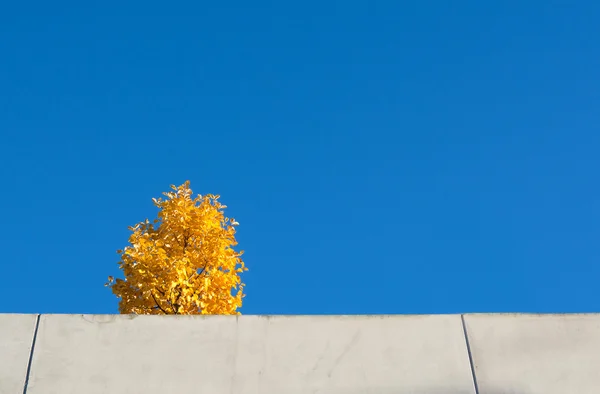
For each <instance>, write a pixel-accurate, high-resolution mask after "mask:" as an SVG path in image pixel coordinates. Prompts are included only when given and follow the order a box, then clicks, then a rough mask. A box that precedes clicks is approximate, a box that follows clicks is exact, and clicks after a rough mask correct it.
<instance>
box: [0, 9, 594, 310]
mask: <svg viewBox="0 0 600 394" xmlns="http://www.w3.org/2000/svg"><path fill="white" fill-rule="evenodd" d="M209 3H210V4H209ZM599 20H600V2H598V1H591V0H590V1H576V2H558V1H525V2H523V1H502V2H490V1H483V2H482V1H462V2H444V1H434V2H405V1H379V2H376V1H368V2H367V1H363V2H358V1H356V2H355V1H318V2H317V1H303V2H289V1H283V2H282V1H279V2H276V1H273V2H260V1H253V2H245V1H233V2H186V3H185V4H181V3H168V2H164V1H163V2H156V1H144V2H141V1H140V2H110V1H109V2H107V1H103V2H86V1H84V2H82V1H77V2H75V1H72V2H67V1H59V2H42V1H34V2H15V1H13V2H5V3H4V4H3V6H2V9H1V11H0V59H1V60H0V135H1V140H0V141H1V142H0V155H1V159H0V160H1V161H0V164H1V167H0V168H1V170H0V171H1V172H2V176H1V180H2V182H1V183H0V184H1V190H0V191H1V193H0V203H1V206H2V209H3V213H2V226H1V227H0V246H1V247H2V254H1V256H2V257H1V258H2V263H1V264H2V279H3V280H2V286H0V311H1V312H27V313H30V312H43V313H49V312H54V313H115V312H116V311H117V299H116V298H115V297H114V296H113V295H112V294H111V292H110V291H109V290H108V289H107V288H105V287H103V284H104V282H105V281H106V277H107V276H108V275H110V274H118V273H119V271H118V267H117V261H118V256H117V254H116V253H115V251H116V250H117V249H119V248H122V247H123V246H125V245H126V242H127V237H128V235H129V233H128V230H127V227H128V226H130V225H132V224H134V223H136V222H138V221H141V220H143V219H145V218H147V217H148V218H152V217H154V216H155V215H156V212H157V211H156V209H155V208H154V207H153V205H152V202H151V199H152V197H160V195H161V193H162V192H163V191H167V190H168V188H169V185H170V184H180V183H183V182H184V181H185V180H187V179H189V180H190V181H191V186H192V189H193V190H194V192H195V193H201V194H206V193H214V194H220V195H221V196H222V202H223V203H225V204H227V205H228V206H229V208H228V209H227V211H226V212H227V214H228V215H229V216H232V217H235V218H236V219H237V220H238V221H239V222H240V227H239V233H238V240H239V242H240V247H241V248H242V249H244V250H245V251H246V254H245V261H246V263H247V265H248V267H249V268H250V271H249V272H247V273H246V274H245V276H244V280H245V282H246V283H247V293H248V296H247V298H246V299H245V304H244V307H243V309H242V312H243V313H245V314H256V313H287V314H305V313H308V314H321V313H351V314H353V313H374V314H376V313H456V312H500V311H532V312H581V311H600V286H599V285H598V283H599V280H600V177H599V170H600V73H599V70H600V49H599V48H600V46H599V37H600V28H599V26H598V21H599Z"/></svg>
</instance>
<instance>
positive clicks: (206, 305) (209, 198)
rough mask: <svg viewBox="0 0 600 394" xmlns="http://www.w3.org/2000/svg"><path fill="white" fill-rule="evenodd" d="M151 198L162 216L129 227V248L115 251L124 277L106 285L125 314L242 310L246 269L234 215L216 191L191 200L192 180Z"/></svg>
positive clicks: (121, 311) (224, 313) (229, 312)
mask: <svg viewBox="0 0 600 394" xmlns="http://www.w3.org/2000/svg"><path fill="white" fill-rule="evenodd" d="M171 188H172V190H173V191H170V192H167V193H163V194H164V195H165V196H166V198H165V199H162V198H160V199H152V200H153V201H154V204H155V205H156V206H157V207H158V209H159V213H158V218H157V219H156V220H154V221H153V222H152V223H151V222H150V221H149V220H148V219H146V220H145V221H143V222H140V223H138V224H136V225H135V226H132V227H129V230H131V231H132V234H131V236H130V237H129V244H130V245H129V246H127V247H125V248H124V249H123V250H118V251H117V253H119V254H120V256H121V261H120V262H119V268H120V269H121V270H122V271H123V274H124V277H125V278H124V279H116V280H115V279H114V278H113V277H112V276H109V278H108V283H107V284H106V286H109V287H111V289H112V292H113V293H114V294H115V295H116V296H117V297H118V298H120V301H119V312H120V313H127V314H130V313H132V314H219V315H230V314H239V312H237V309H238V308H240V307H241V306H242V298H243V296H244V294H243V289H244V284H243V283H242V282H241V279H240V273H242V272H243V271H246V270H247V269H246V267H245V265H244V262H243V261H242V259H241V255H242V253H243V252H242V251H240V252H236V251H235V250H234V249H233V247H234V246H235V245H237V242H236V240H235V226H236V225H238V223H237V222H236V221H235V220H234V219H229V218H226V217H225V216H224V213H223V209H224V208H226V206H225V205H222V204H221V203H219V202H218V199H219V196H217V195H211V194H208V195H204V196H201V195H198V196H196V197H195V198H192V190H191V189H190V183H189V181H187V182H185V183H184V184H183V185H181V186H178V187H176V186H171Z"/></svg>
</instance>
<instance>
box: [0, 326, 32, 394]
mask: <svg viewBox="0 0 600 394" xmlns="http://www.w3.org/2000/svg"><path fill="white" fill-rule="evenodd" d="M36 320H37V315H0V394H17V393H18V394H22V393H23V386H24V384H25V378H26V375H27V365H28V363H29V355H30V354H31V344H32V342H33V332H34V330H35V324H36Z"/></svg>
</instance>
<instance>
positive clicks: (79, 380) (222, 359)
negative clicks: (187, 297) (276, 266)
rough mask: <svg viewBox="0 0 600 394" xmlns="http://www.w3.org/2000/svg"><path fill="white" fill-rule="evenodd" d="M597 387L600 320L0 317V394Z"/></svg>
mask: <svg viewBox="0 0 600 394" xmlns="http://www.w3.org/2000/svg"><path fill="white" fill-rule="evenodd" d="M16 393H19V394H22V393H25V394H42V393H43V394H52V393H60V394H68V393H78V394H79V393H86V394H87V393H90V394H91V393H111V394H113V393H114V394H121V393H123V394H124V393H148V394H153V393H157V394H158V393H160V394H164V393H178V394H179V393H210V394H212V393H215V394H218V393H235V394H238V393H243V394H246V393H251V394H255V393H265V394H287V393H290V394H296V393H298V394H300V393H302V394H304V393H322V394H325V393H327V394H329V393H331V394H354V393H356V394H358V393H383V394H388V393H389V394H392V393H394V394H397V393H406V394H568V393H577V394H587V393H589V394H592V393H593V394H598V393H600V315H462V316H461V315H427V316H403V315H394V316H240V317H235V316H211V317H201V316H179V317H175V316H168V317H160V316H137V317H134V316H127V315H40V316H37V315H0V394H16Z"/></svg>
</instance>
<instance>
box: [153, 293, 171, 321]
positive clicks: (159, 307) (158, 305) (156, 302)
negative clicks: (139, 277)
mask: <svg viewBox="0 0 600 394" xmlns="http://www.w3.org/2000/svg"><path fill="white" fill-rule="evenodd" d="M150 295H151V296H152V299H153V300H154V303H155V304H156V306H157V307H158V309H160V310H161V311H162V313H164V314H165V315H168V313H167V312H166V311H165V310H164V309H163V308H162V307H161V306H160V304H159V303H158V301H157V300H156V297H154V293H153V292H152V291H150Z"/></svg>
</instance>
